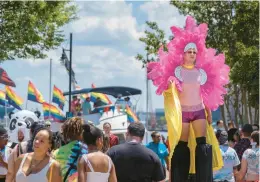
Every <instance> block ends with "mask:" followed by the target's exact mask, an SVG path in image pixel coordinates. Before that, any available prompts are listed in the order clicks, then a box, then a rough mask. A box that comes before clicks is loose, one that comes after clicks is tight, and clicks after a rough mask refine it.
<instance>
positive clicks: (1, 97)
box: [0, 90, 7, 106]
mask: <svg viewBox="0 0 260 182" xmlns="http://www.w3.org/2000/svg"><path fill="white" fill-rule="evenodd" d="M6 104H7V100H6V98H5V92H4V91H2V90H0V105H2V106H6Z"/></svg>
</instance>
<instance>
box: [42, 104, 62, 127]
mask: <svg viewBox="0 0 260 182" xmlns="http://www.w3.org/2000/svg"><path fill="white" fill-rule="evenodd" d="M42 107H43V116H44V119H52V120H53V121H54V122H59V123H62V122H64V121H65V117H64V115H63V114H62V112H61V111H60V110H59V109H58V108H57V107H55V106H54V105H52V104H49V103H47V102H44V103H42Z"/></svg>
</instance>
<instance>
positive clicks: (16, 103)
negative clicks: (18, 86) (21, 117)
mask: <svg viewBox="0 0 260 182" xmlns="http://www.w3.org/2000/svg"><path fill="white" fill-rule="evenodd" d="M5 90H6V100H7V101H8V103H9V104H10V105H12V106H13V107H14V108H16V109H19V110H22V109H21V105H22V104H23V99H22V98H21V97H19V96H18V95H16V93H15V92H14V91H13V90H12V89H11V88H10V87H9V86H5Z"/></svg>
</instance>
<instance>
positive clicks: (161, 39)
mask: <svg viewBox="0 0 260 182" xmlns="http://www.w3.org/2000/svg"><path fill="white" fill-rule="evenodd" d="M146 25H147V26H148V29H147V30H145V32H144V33H145V37H141V38H140V39H139V40H140V41H141V42H143V43H145V51H146V56H144V55H142V54H137V56H136V59H137V60H138V61H141V62H142V63H143V67H146V64H147V63H149V62H151V61H156V57H157V53H158V50H159V48H160V47H161V46H164V49H165V50H166V40H165V33H164V31H163V30H161V29H159V27H158V25H157V23H156V22H149V21H147V22H146ZM148 56H150V57H149V58H148Z"/></svg>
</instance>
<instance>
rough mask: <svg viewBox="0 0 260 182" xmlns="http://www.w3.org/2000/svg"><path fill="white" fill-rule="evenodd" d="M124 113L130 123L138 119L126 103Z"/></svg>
mask: <svg viewBox="0 0 260 182" xmlns="http://www.w3.org/2000/svg"><path fill="white" fill-rule="evenodd" d="M126 115H127V121H128V122H130V123H133V122H138V121H139V119H138V118H137V116H136V115H135V113H134V112H133V110H132V109H131V108H130V107H129V106H128V105H126Z"/></svg>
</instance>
